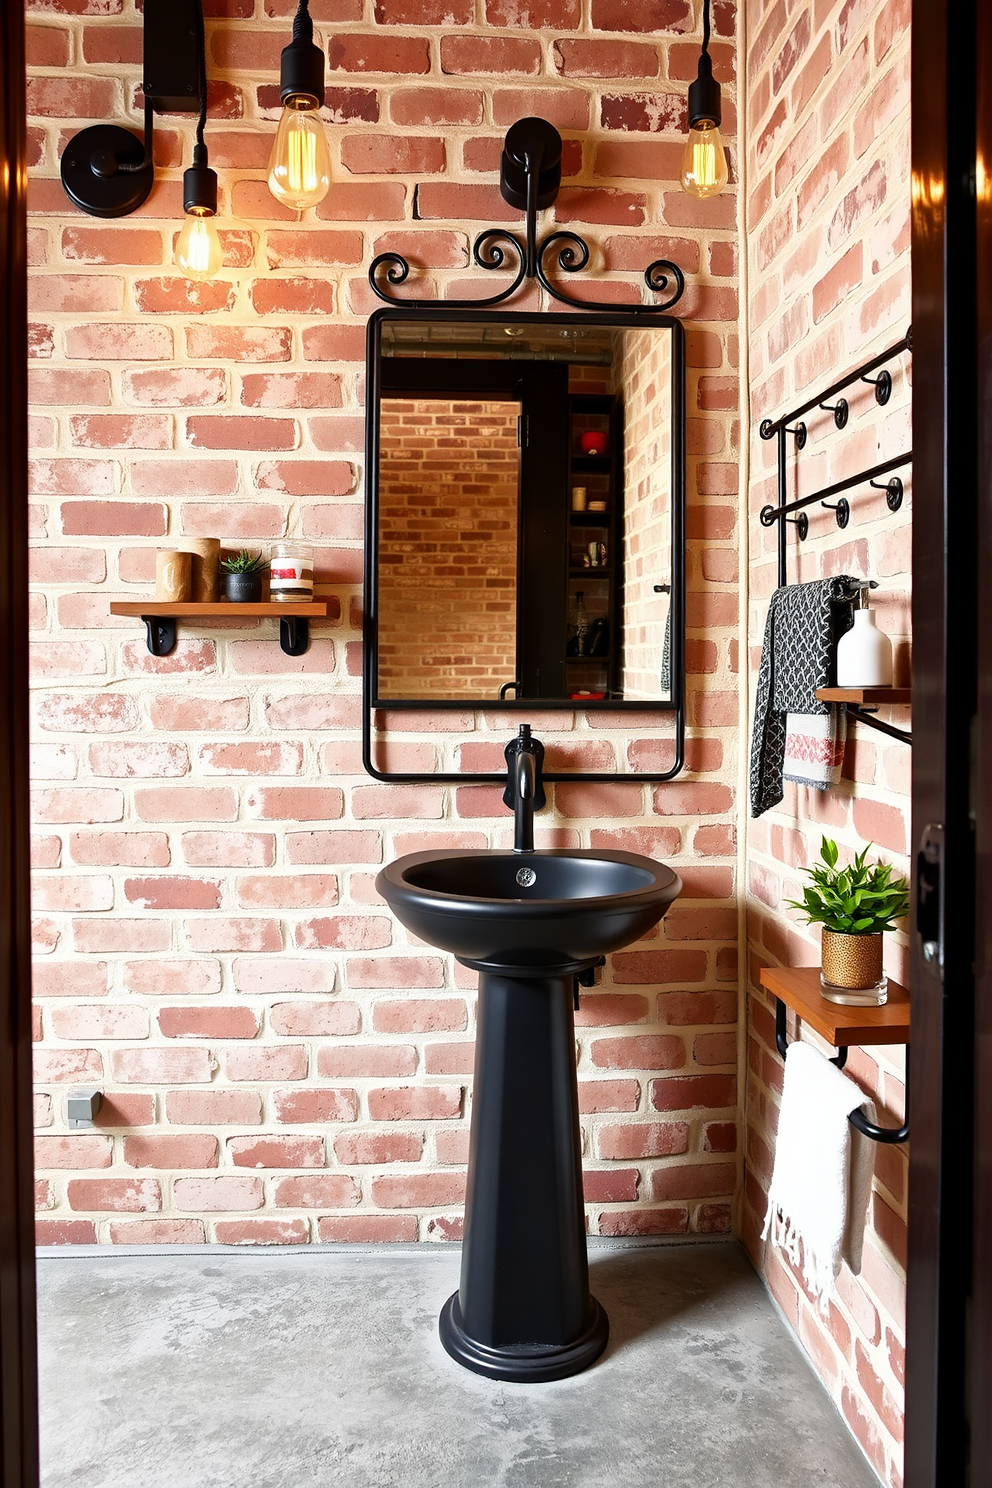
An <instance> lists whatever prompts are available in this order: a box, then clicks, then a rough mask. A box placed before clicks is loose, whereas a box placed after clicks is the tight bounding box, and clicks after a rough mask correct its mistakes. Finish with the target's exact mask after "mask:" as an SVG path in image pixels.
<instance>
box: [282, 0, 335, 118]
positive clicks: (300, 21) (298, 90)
mask: <svg viewBox="0 0 992 1488" xmlns="http://www.w3.org/2000/svg"><path fill="white" fill-rule="evenodd" d="M279 97H280V98H281V99H282V102H283V103H284V104H290V105H292V103H293V101H294V100H295V99H301V100H302V99H311V98H312V99H313V100H314V102H313V107H314V108H320V107H321V106H322V105H323V102H324V54H323V52H322V51H321V50H320V47H319V46H317V44H316V42H315V41H314V39H313V21H312V20H311V19H310V12H309V10H308V9H307V0H300V5H299V8H298V10H297V12H296V15H295V16H294V17H293V39H292V41H291V42H290V43H289V46H286V47H283V49H282V56H281V57H280V60H279Z"/></svg>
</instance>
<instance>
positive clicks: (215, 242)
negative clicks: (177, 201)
mask: <svg viewBox="0 0 992 1488" xmlns="http://www.w3.org/2000/svg"><path fill="white" fill-rule="evenodd" d="M223 261H224V250H223V249H222V247H221V242H220V235H219V234H218V232H217V220H216V218H214V217H208V216H203V215H201V214H200V213H198V212H187V213H186V219H185V221H184V222H183V229H182V232H181V233H180V234H179V241H178V242H177V243H176V267H177V268H179V269H182V271H183V273H184V274H185V275H186V278H187V279H212V278H213V277H214V275H215V274H216V273H217V272H218V271H219V269H220V266H221V264H222V263H223Z"/></svg>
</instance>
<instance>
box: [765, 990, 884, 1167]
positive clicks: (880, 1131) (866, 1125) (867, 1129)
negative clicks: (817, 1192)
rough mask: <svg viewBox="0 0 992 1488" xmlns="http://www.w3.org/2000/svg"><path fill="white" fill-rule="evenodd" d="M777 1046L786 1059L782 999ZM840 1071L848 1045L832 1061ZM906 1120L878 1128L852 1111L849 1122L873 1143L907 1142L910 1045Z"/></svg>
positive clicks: (777, 1008)
mask: <svg viewBox="0 0 992 1488" xmlns="http://www.w3.org/2000/svg"><path fill="white" fill-rule="evenodd" d="M775 1046H776V1048H777V1049H778V1052H779V1053H780V1054H781V1056H782V1058H783V1059H784V1058H785V1056H786V1052H787V1050H788V1047H789V1039H788V1033H787V1030H786V1024H785V1003H784V1002H783V1001H782V999H781V997H776V999H775ZM830 1063H831V1064H835V1065H836V1066H837V1068H838V1069H843V1068H844V1066H845V1064H846V1063H847V1045H846V1044H841V1045H838V1048H837V1057H836V1059H831V1061H830ZM906 1113H907V1115H906V1120H905V1121H904V1122H903V1123H902V1125H901V1126H877V1125H876V1123H875V1122H874V1121H869V1120H868V1117H867V1116H866V1115H865V1113H864V1111H852V1112H851V1114H850V1115H849V1116H848V1118H847V1119H848V1121H849V1122H850V1123H851V1125H852V1126H853V1127H854V1129H855V1131H859V1132H861V1134H862V1136H865V1137H870V1138H871V1140H872V1141H873V1142H881V1143H883V1145H885V1146H892V1145H893V1144H895V1143H897V1142H905V1141H906V1140H907V1139H908V1137H909V1045H908V1044H907V1045H906Z"/></svg>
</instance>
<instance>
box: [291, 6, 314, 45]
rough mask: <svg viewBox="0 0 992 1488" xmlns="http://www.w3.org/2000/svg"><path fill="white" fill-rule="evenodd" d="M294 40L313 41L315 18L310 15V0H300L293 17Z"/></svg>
mask: <svg viewBox="0 0 992 1488" xmlns="http://www.w3.org/2000/svg"><path fill="white" fill-rule="evenodd" d="M293 40H294V41H313V20H312V19H311V16H310V0H300V3H299V5H298V6H297V7H296V14H295V16H294V17H293Z"/></svg>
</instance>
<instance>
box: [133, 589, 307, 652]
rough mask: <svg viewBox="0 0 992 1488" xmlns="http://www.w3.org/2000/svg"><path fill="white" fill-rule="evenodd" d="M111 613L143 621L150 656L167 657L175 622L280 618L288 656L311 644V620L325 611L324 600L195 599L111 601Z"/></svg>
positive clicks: (280, 633)
mask: <svg viewBox="0 0 992 1488" xmlns="http://www.w3.org/2000/svg"><path fill="white" fill-rule="evenodd" d="M110 613H111V614H112V615H134V616H136V617H137V618H138V619H140V620H143V621H144V622H145V630H146V633H147V639H148V649H149V651H150V652H151V653H152V655H153V656H168V655H169V653H170V651H172V650H174V649H175V645H176V621H177V620H180V619H186V620H217V619H224V620H261V619H269V618H272V617H274V618H275V619H277V620H278V621H279V644H280V646H281V647H282V649H283V650H284V651H285V652H286V655H287V656H302V655H303V653H304V651H306V649H307V647H308V646H309V644H310V620H311V619H319V618H321V617H322V616H324V615H326V614H327V601H326V600H323V599H315V600H309V601H305V602H301V603H299V604H295V603H290V602H288V601H285V602H284V601H282V600H271V599H268V600H259V602H258V603H257V604H235V603H233V602H232V601H231V600H217V601H216V602H208V603H205V604H204V603H197V602H196V601H195V600H164V599H127V600H113V601H112V602H111V605H110Z"/></svg>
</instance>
